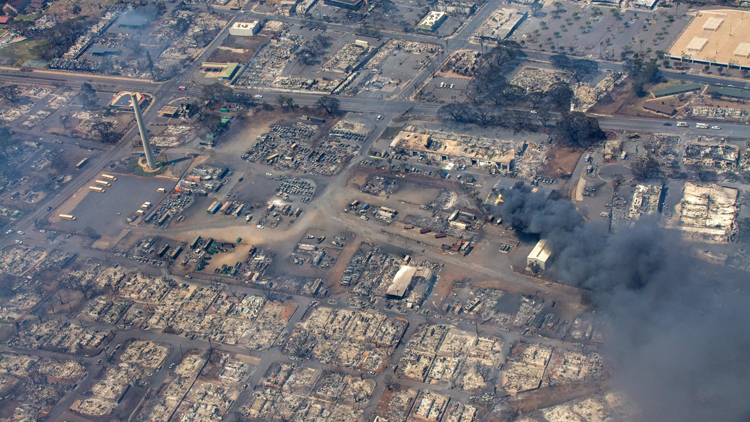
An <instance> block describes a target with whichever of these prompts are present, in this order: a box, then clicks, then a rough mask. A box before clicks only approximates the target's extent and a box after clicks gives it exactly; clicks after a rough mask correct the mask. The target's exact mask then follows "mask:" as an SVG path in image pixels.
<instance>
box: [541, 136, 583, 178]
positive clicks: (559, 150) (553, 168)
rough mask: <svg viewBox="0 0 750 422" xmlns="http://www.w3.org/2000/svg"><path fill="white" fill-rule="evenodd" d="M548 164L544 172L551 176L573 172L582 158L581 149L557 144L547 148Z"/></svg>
mask: <svg viewBox="0 0 750 422" xmlns="http://www.w3.org/2000/svg"><path fill="white" fill-rule="evenodd" d="M547 158H548V161H547V165H546V166H545V168H544V172H545V174H546V175H547V176H549V177H559V176H560V175H563V174H572V173H573V170H575V168H576V164H578V160H579V159H580V158H581V151H579V150H575V149H573V148H566V147H561V146H559V145H557V144H555V145H553V146H552V148H550V149H549V150H547Z"/></svg>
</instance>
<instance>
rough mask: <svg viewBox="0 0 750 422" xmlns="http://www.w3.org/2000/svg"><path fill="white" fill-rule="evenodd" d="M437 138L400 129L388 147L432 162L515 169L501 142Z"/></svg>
mask: <svg viewBox="0 0 750 422" xmlns="http://www.w3.org/2000/svg"><path fill="white" fill-rule="evenodd" d="M450 136H451V135H448V136H447V137H445V138H443V139H438V138H436V137H435V136H432V135H431V134H429V133H418V132H413V131H408V130H402V131H401V132H399V134H398V135H396V137H395V138H394V139H393V141H392V142H391V144H390V149H391V151H392V152H395V153H397V154H406V155H411V156H413V157H424V158H427V159H429V160H434V161H449V160H462V159H463V160H466V161H468V162H469V163H470V164H471V165H487V164H495V165H496V166H497V167H498V168H499V169H500V170H512V169H513V167H514V166H515V157H516V151H515V149H514V148H506V149H505V150H503V148H501V146H502V145H501V142H493V140H491V139H488V138H473V137H466V136H460V135H456V136H454V137H450Z"/></svg>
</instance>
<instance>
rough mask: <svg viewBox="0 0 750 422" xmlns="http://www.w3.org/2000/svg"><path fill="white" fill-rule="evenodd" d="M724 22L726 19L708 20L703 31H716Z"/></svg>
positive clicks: (715, 18)
mask: <svg viewBox="0 0 750 422" xmlns="http://www.w3.org/2000/svg"><path fill="white" fill-rule="evenodd" d="M722 22H724V18H718V17H713V18H708V20H707V21H706V23H704V24H703V29H706V30H708V31H716V30H717V29H719V27H720V26H721V23H722Z"/></svg>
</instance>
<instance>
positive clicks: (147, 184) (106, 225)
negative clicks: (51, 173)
mask: <svg viewBox="0 0 750 422" xmlns="http://www.w3.org/2000/svg"><path fill="white" fill-rule="evenodd" d="M97 177H98V176H97ZM171 184H173V182H168V183H167V182H166V181H164V180H160V179H158V178H137V177H128V176H122V175H117V180H116V181H112V182H111V186H101V187H102V188H104V190H105V192H104V193H97V192H89V190H88V185H86V187H84V188H83V189H82V190H81V191H79V192H78V195H86V196H85V197H84V198H83V199H81V200H80V202H78V204H77V205H76V207H75V208H74V209H73V210H72V212H70V213H69V214H72V215H74V216H75V217H76V220H75V221H62V222H60V223H58V224H59V225H60V226H61V227H64V228H66V229H70V230H80V231H86V230H88V228H89V227H90V228H92V229H93V230H94V231H96V233H97V234H99V235H101V236H113V235H116V234H117V233H118V232H119V231H120V230H121V229H122V228H125V227H127V226H128V222H127V221H126V218H127V217H128V216H129V215H130V214H132V213H134V212H135V211H136V210H138V209H140V206H141V205H142V204H143V203H144V202H151V207H152V209H153V207H155V206H157V204H158V203H159V201H161V200H162V198H163V197H164V196H165V195H166V194H164V193H158V192H157V191H156V190H157V189H158V188H161V187H164V186H165V185H171ZM90 185H91V186H96V184H94V181H93V180H92V181H91V184H90Z"/></svg>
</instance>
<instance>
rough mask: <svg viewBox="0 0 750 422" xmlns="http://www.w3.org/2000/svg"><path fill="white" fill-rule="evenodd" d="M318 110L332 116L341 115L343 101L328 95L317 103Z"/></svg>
mask: <svg viewBox="0 0 750 422" xmlns="http://www.w3.org/2000/svg"><path fill="white" fill-rule="evenodd" d="M316 105H317V107H318V110H320V111H323V112H326V113H328V114H330V115H336V114H339V112H340V111H341V101H339V100H338V98H336V97H333V96H330V95H326V96H325V97H320V98H318V101H317V102H316Z"/></svg>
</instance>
